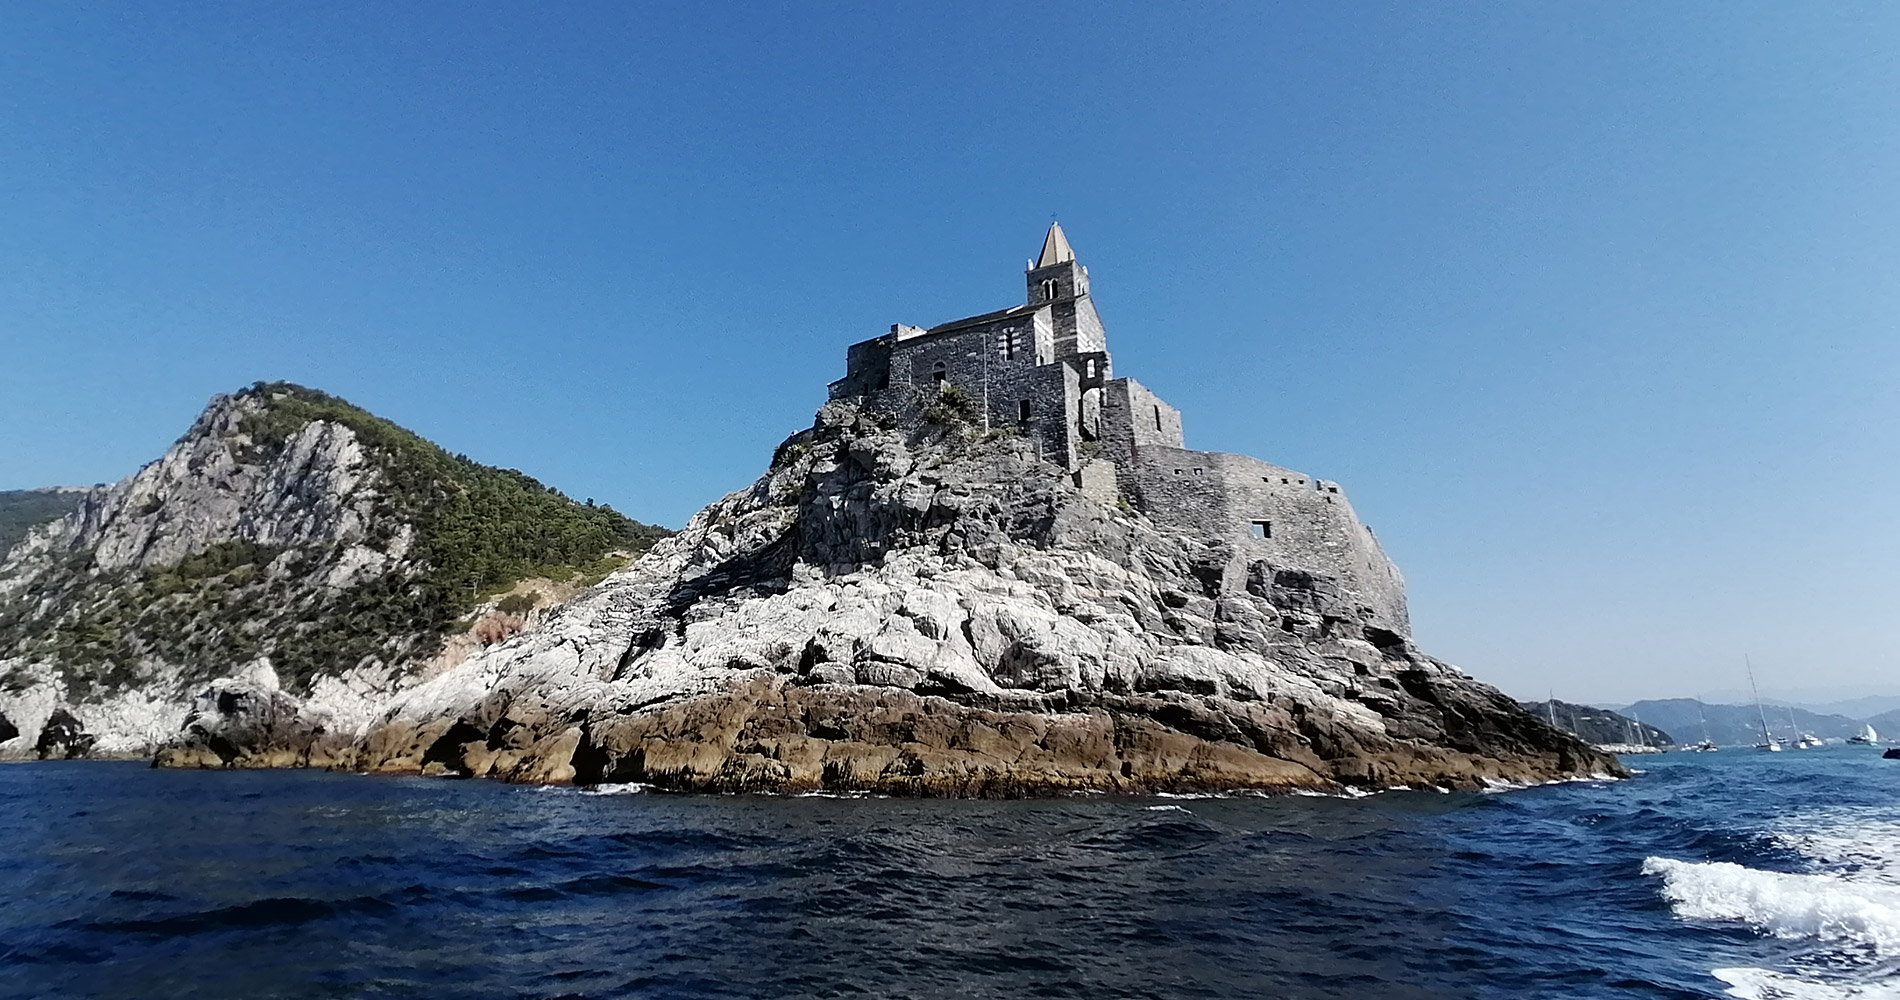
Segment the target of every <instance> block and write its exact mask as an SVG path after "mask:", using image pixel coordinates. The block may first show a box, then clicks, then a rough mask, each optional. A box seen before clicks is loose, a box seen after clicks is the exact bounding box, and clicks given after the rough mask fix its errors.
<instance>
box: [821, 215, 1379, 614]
mask: <svg viewBox="0 0 1900 1000" xmlns="http://www.w3.org/2000/svg"><path fill="white" fill-rule="evenodd" d="M1024 280H1025V284H1026V295H1025V301H1024V303H1023V304H1022V305H1017V306H1011V307H1010V308H1007V309H1002V310H998V311H996V312H990V313H984V314H981V315H978V316H971V317H969V318H966V319H960V320H955V321H952V322H949V323H943V324H939V325H937V326H933V327H929V328H922V327H914V326H906V325H904V324H897V325H894V326H892V327H891V330H890V332H889V333H886V334H884V335H882V336H878V337H874V338H872V339H870V340H866V341H863V342H861V343H857V344H853V345H852V346H851V347H850V348H849V349H848V350H847V352H846V359H845V377H844V378H842V379H839V380H838V381H836V382H833V383H832V384H831V387H830V395H831V398H832V399H853V400H857V401H858V402H859V403H860V404H861V405H865V406H869V407H871V408H874V409H877V410H880V411H882V412H885V413H887V414H889V415H890V416H891V417H893V418H894V419H895V420H897V422H898V423H899V424H900V425H901V426H905V427H907V428H915V427H916V426H917V425H919V424H921V423H923V422H924V421H925V420H927V419H929V416H928V415H929V414H932V413H933V412H936V410H935V408H936V407H940V406H943V405H944V404H945V403H946V402H955V403H956V404H958V405H959V407H960V409H961V411H962V412H965V413H969V414H971V415H973V417H974V422H976V423H978V424H980V425H981V427H982V428H983V429H985V430H994V429H1013V430H1014V431H1016V432H1018V433H1021V434H1023V435H1024V436H1025V437H1027V438H1029V439H1030V440H1031V441H1033V442H1035V443H1036V445H1037V448H1038V449H1039V451H1040V453H1041V455H1042V457H1043V459H1044V460H1045V461H1048V462H1050V463H1051V464H1054V465H1057V466H1060V467H1061V468H1063V469H1064V470H1066V471H1068V472H1069V473H1070V474H1071V475H1072V476H1073V477H1074V481H1075V483H1076V485H1077V486H1078V487H1080V488H1082V489H1083V490H1084V491H1085V492H1087V493H1089V494H1090V495H1091V496H1093V497H1095V498H1096V499H1098V500H1101V501H1103V502H1105V503H1119V502H1126V503H1127V504H1129V505H1130V506H1132V507H1133V508H1136V509H1139V510H1140V511H1141V512H1142V513H1144V514H1146V515H1147V516H1148V517H1149V518H1151V519H1152V520H1154V521H1155V522H1156V523H1158V524H1162V525H1164V526H1168V527H1173V528H1178V529H1183V530H1188V531H1192V532H1195V533H1198V534H1200V535H1202V536H1204V537H1208V538H1211V539H1218V540H1220V541H1222V542H1225V543H1227V546H1226V548H1227V551H1229V552H1230V553H1231V557H1230V558H1229V559H1228V560H1227V563H1226V565H1225V566H1223V567H1221V568H1220V570H1219V572H1220V577H1221V578H1220V580H1219V581H1218V584H1217V585H1218V587H1220V588H1221V589H1223V590H1224V589H1227V588H1260V587H1263V586H1266V585H1268V584H1269V583H1270V582H1271V580H1269V579H1267V578H1266V577H1267V575H1271V577H1272V579H1274V580H1278V581H1279V582H1281V583H1282V584H1285V583H1287V582H1289V581H1293V582H1299V583H1310V585H1312V586H1325V587H1336V588H1339V589H1340V590H1341V591H1343V592H1345V594H1347V595H1349V596H1350V597H1352V598H1354V599H1355V600H1356V602H1357V604H1358V606H1359V607H1360V608H1361V610H1362V612H1363V613H1364V616H1365V618H1366V620H1367V621H1368V622H1371V623H1373V624H1374V625H1376V626H1378V627H1380V628H1383V629H1385V630H1387V631H1389V632H1391V633H1392V634H1394V635H1396V636H1406V635H1408V634H1409V633H1410V622H1409V619H1408V617H1407V613H1406V607H1405V584H1404V580H1403V578H1402V577H1401V576H1400V575H1399V571H1398V568H1397V567H1396V566H1394V565H1393V564H1392V562H1391V560H1390V559H1388V558H1387V557H1386V555H1385V552H1384V551H1383V549H1381V547H1380V546H1379V542H1378V540H1377V539H1376V538H1375V537H1374V536H1373V534H1372V531H1371V530H1370V529H1369V528H1367V527H1366V526H1365V525H1364V524H1363V523H1362V522H1361V521H1360V520H1359V518H1358V516H1357V515H1356V514H1355V513H1354V511H1353V509H1352V505H1351V504H1350V503H1348V502H1347V499H1346V495H1345V493H1344V492H1343V491H1341V489H1340V487H1339V484H1338V483H1335V482H1331V481H1328V480H1322V479H1318V478H1315V477H1313V476H1309V475H1306V474H1305V473H1301V472H1296V471H1294V470H1291V469H1285V468H1281V467H1279V466H1276V465H1272V464H1270V463H1267V462H1263V461H1260V460H1259V459H1255V458H1249V457H1247V456H1245V455H1229V454H1223V453H1219V452H1203V451H1193V450H1191V449H1189V448H1188V447H1187V444H1186V440H1185V437H1184V435H1183V432H1182V427H1181V412H1180V411H1179V410H1177V409H1175V408H1174V407H1172V406H1170V405H1168V403H1167V402H1166V401H1164V400H1163V399H1161V397H1160V396H1158V395H1156V394H1155V393H1154V392H1153V391H1151V390H1150V389H1148V388H1147V387H1146V386H1144V385H1142V384H1141V383H1140V382H1137V381H1135V380H1134V379H1132V378H1116V377H1115V374H1114V369H1113V364H1112V360H1111V358H1110V356H1109V352H1108V340H1107V334H1106V332H1105V331H1104V329H1103V326H1102V320H1101V317H1100V315H1099V314H1098V313H1097V312H1096V309H1095V302H1094V299H1093V297H1092V295H1091V293H1090V290H1089V273H1088V269H1087V268H1086V267H1083V266H1082V265H1081V264H1080V263H1078V262H1077V261H1076V259H1075V252H1074V250H1073V249H1072V248H1071V247H1070V246H1069V241H1068V238H1067V236H1066V235H1065V234H1064V233H1063V231H1062V227H1061V226H1060V225H1052V226H1050V227H1049V232H1048V235H1047V236H1046V237H1045V238H1044V240H1043V246H1042V253H1041V254H1040V255H1039V256H1038V257H1037V259H1035V260H1033V261H1030V263H1029V266H1028V267H1027V269H1026V270H1025V273H1024Z"/></svg>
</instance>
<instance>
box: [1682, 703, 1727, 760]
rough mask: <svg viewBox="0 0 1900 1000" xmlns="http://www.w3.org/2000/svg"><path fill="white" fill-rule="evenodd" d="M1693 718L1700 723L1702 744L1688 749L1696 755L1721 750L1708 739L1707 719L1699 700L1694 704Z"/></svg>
mask: <svg viewBox="0 0 1900 1000" xmlns="http://www.w3.org/2000/svg"><path fill="white" fill-rule="evenodd" d="M1695 717H1696V718H1697V719H1699V720H1700V721H1701V722H1702V742H1700V743H1697V744H1695V745H1693V746H1691V747H1690V748H1689V749H1690V750H1693V751H1695V752H1696V753H1712V752H1714V751H1716V750H1720V749H1722V748H1721V747H1718V746H1716V745H1715V741H1714V740H1712V739H1709V717H1708V715H1707V714H1706V713H1704V712H1703V711H1702V702H1701V700H1700V699H1698V700H1697V701H1696V703H1695Z"/></svg>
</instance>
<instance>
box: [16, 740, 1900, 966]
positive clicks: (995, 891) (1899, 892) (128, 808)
mask: <svg viewBox="0 0 1900 1000" xmlns="http://www.w3.org/2000/svg"><path fill="white" fill-rule="evenodd" d="M1631 762H1632V763H1633V764H1634V765H1635V766H1636V767H1638V768H1640V769H1642V771H1643V773H1641V774H1639V775H1638V776H1637V777H1636V778H1635V779H1634V780H1631V781H1623V782H1610V781H1603V782H1583V783H1571V784H1563V785H1552V786H1545V787H1539V788H1529V789H1520V790H1514V791H1500V792H1497V793H1495V794H1485V795H1476V794H1437V793H1431V792H1422V793H1421V792H1389V793H1384V794H1378V795H1373V796H1369V797H1364V798H1357V799H1339V798H1319V797H1285V798H1272V799H1266V798H1252V797H1235V798H1171V799H1125V798H1107V797H1097V798H1077V799H1064V800H1058V801H1030V802H940V801H910V800H902V799H878V798H824V797H784V798H779V797H764V796H753V797H742V798H717V797H709V796H687V795H666V794H655V793H650V792H648V793H642V792H641V791H640V790H638V789H636V788H618V789H611V790H609V791H610V792H612V793H611V794H602V793H599V792H592V793H589V792H582V791H578V790H574V789H538V788H527V787H516V786H508V785H501V784H494V783H489V782H483V781H452V780H442V779H423V778H370V777H362V776H355V775H341V774H323V773H310V772H284V771H276V772H238V773H206V772H179V771H152V770H148V769H146V768H144V767H142V766H139V765H137V764H112V763H61V764H18V765H8V766H0V995H3V996H6V997H125V998H140V1000H148V998H163V997H192V998H218V997H244V998H261V997H283V998H292V997H299V998H300V997H326V998H327V997H392V998H393V997H445V998H446V997H453V998H487V997H495V998H502V997H508V998H514V997H681V998H684V997H747V998H750V997H877V998H895V997H919V998H925V997H930V998H935V997H998V998H1001V997H1009V998H1021V997H1077V998H1083V997H1086V998H1090V1000H1099V998H1111V997H1140V998H1150V997H1353V998H1368V997H1419V998H1424V997H1721V996H1744V997H1764V998H1765V997H1802V998H1806V997H1888V998H1891V997H1897V996H1900V761H1883V760H1881V759H1880V754H1879V751H1878V750H1869V749H1868V748H1865V747H1844V746H1843V747H1830V748H1826V749H1821V750H1812V751H1802V752H1788V753H1782V754H1759V753H1754V752H1750V751H1745V750H1724V751H1722V752H1719V753H1713V754H1700V755H1698V754H1672V755H1669V756H1666V757H1646V758H1631Z"/></svg>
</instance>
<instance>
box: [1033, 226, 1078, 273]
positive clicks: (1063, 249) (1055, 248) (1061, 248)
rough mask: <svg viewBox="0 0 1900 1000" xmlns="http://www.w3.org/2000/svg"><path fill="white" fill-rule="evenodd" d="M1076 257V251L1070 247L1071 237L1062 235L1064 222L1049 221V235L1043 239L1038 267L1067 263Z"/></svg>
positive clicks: (1037, 262) (1037, 261)
mask: <svg viewBox="0 0 1900 1000" xmlns="http://www.w3.org/2000/svg"><path fill="white" fill-rule="evenodd" d="M1074 259H1075V251H1074V250H1071V249H1069V238H1068V237H1067V236H1064V235H1062V223H1060V222H1051V223H1049V235H1048V236H1045V237H1043V240H1042V256H1041V257H1039V258H1037V260H1036V266H1037V267H1049V266H1050V265H1052V264H1066V263H1068V262H1069V261H1072V260H1074Z"/></svg>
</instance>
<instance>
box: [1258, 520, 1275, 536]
mask: <svg viewBox="0 0 1900 1000" xmlns="http://www.w3.org/2000/svg"><path fill="white" fill-rule="evenodd" d="M1253 536H1254V537H1255V538H1272V537H1273V522H1272V521H1255V522H1254V523H1253Z"/></svg>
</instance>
